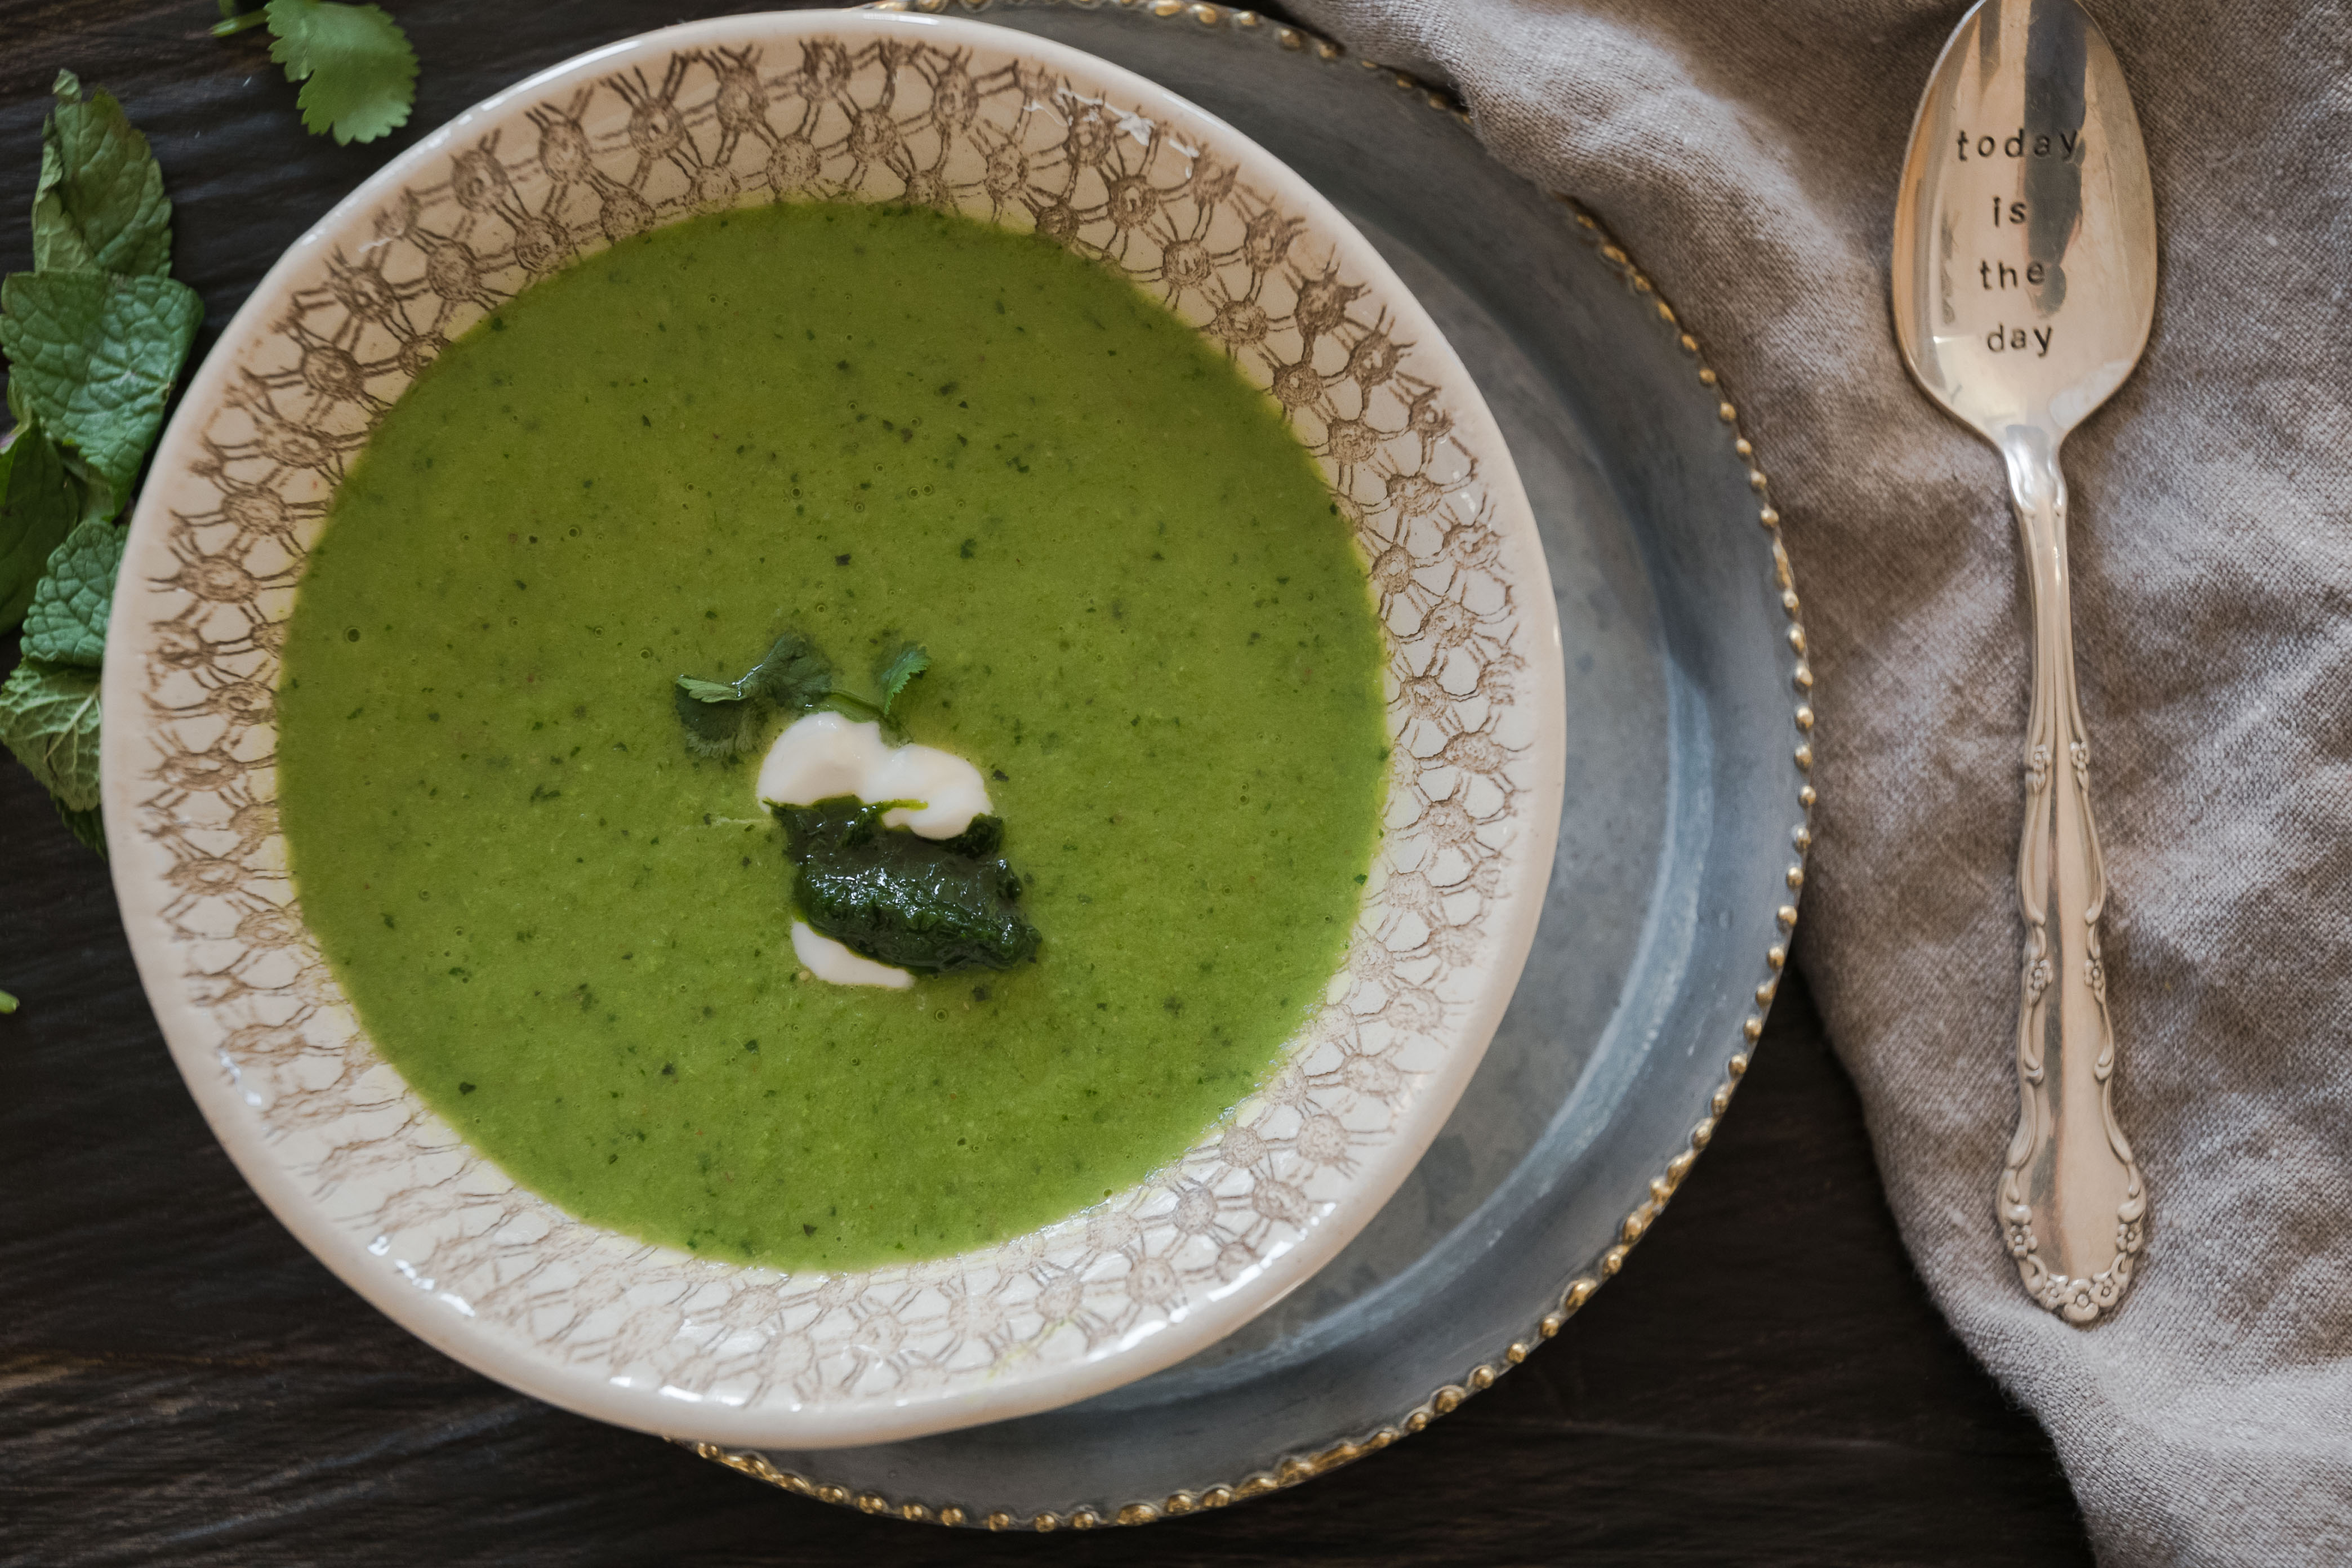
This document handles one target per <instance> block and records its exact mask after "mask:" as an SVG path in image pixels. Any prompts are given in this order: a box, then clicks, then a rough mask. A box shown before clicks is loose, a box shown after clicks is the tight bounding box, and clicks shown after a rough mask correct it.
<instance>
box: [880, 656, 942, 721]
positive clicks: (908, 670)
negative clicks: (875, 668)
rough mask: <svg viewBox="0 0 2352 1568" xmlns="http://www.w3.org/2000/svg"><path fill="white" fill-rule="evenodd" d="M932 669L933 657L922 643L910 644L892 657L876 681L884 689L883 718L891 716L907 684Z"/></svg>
mask: <svg viewBox="0 0 2352 1568" xmlns="http://www.w3.org/2000/svg"><path fill="white" fill-rule="evenodd" d="M929 668H931V656H930V655H929V654H928V653H926V652H924V651H923V645H922V644H920V643H911V642H910V643H908V645H907V646H906V647H902V648H900V649H899V650H898V652H897V653H895V654H893V655H891V656H890V660H889V662H888V663H887V664H885V665H884V666H883V667H882V668H881V671H880V673H879V674H877V676H876V677H875V679H876V681H877V683H878V684H879V685H880V686H881V688H882V716H883V717H884V718H885V719H887V718H888V717H889V716H890V705H891V704H892V703H894V702H896V701H898V693H900V692H901V691H904V690H906V689H907V682H908V681H910V680H912V679H915V677H917V676H919V675H920V674H922V673H923V671H925V670H927V669H929Z"/></svg>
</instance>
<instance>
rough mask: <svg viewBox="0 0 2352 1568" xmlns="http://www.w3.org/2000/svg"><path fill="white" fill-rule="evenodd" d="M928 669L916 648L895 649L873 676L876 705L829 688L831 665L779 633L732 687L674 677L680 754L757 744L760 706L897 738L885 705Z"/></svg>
mask: <svg viewBox="0 0 2352 1568" xmlns="http://www.w3.org/2000/svg"><path fill="white" fill-rule="evenodd" d="M930 664H931V656H930V655H929V654H928V653H926V652H924V651H923V649H922V648H921V647H919V645H917V644H914V643H908V645H907V646H906V647H902V648H900V649H899V650H898V652H897V653H896V654H894V655H892V656H891V658H890V659H889V661H888V662H887V663H886V664H884V665H883V666H882V668H880V669H879V670H878V671H877V672H876V679H877V682H878V683H879V684H880V686H881V688H882V700H881V701H880V702H878V703H877V702H874V701H871V700H868V699H866V698H865V697H863V696H860V695H859V694H858V693H856V692H855V691H851V690H847V689H845V688H842V687H839V686H835V684H834V682H833V662H832V661H831V660H830V659H828V658H825V657H824V654H823V653H822V652H820V651H819V650H818V648H817V647H816V645H815V644H814V643H812V642H810V641H809V640H808V638H806V637H803V636H801V634H800V633H798V632H786V633H785V634H784V635H783V636H782V637H778V638H777V639H776V640H775V642H774V644H773V645H772V647H769V649H768V653H767V657H766V658H762V659H761V660H760V662H759V663H757V664H755V665H753V666H752V667H751V668H750V669H748V670H746V671H745V672H744V673H743V674H741V675H740V676H738V677H737V678H736V679H733V680H703V679H698V678H697V677H695V676H691V675H681V676H679V677H678V678H677V689H676V691H675V692H674V694H673V695H674V699H675V700H676V702H677V716H678V721H679V722H681V723H683V724H684V725H685V726H686V743H687V748H688V750H689V751H692V752H697V753H698V754H700V755H702V756H709V757H722V756H733V755H735V754H736V753H737V752H742V751H745V750H748V749H749V748H750V747H751V745H752V743H753V742H755V741H756V740H757V739H758V736H759V729H760V718H761V704H762V703H770V704H773V705H774V706H775V708H776V709H777V710H780V711H782V712H785V713H814V712H815V711H816V710H818V709H820V708H829V709H831V710H834V711H835V712H836V713H845V714H847V715H848V716H849V717H850V718H852V719H858V720H871V721H877V722H878V723H881V724H883V725H885V726H886V727H887V728H889V729H891V730H893V731H896V730H898V721H897V720H896V719H894V718H892V717H891V713H890V705H891V704H892V703H893V702H896V701H897V700H898V694H899V693H900V692H902V691H904V690H905V689H907V683H908V681H910V680H912V679H915V677H917V676H919V675H920V674H922V673H923V671H924V670H926V669H928V668H930Z"/></svg>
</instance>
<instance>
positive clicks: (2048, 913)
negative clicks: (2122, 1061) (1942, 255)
mask: <svg viewBox="0 0 2352 1568" xmlns="http://www.w3.org/2000/svg"><path fill="white" fill-rule="evenodd" d="M2001 453H2002V456H2003V457H2004V458H2007V459H2008V463H2009V480H2010V490H2011V496H2012V497H2013V499H2014V500H2015V501H2016V505H2017V524H2018V530H2019V532H2020V534H2021V536H2022V542H2023V544H2024V547H2025V555H2026V562H2027V576H2028V578H2029V580H2030V582H2031V583H2032V609H2033V704H2032V716H2031V718H2030V719H2029V720H2028V722H2027V725H2026V737H2025V831H2024V836H2023V837H2022V838H2021V841H2020V842H2019V844H2018V850H2017V894H2018V900H2019V902H2020V903H2021V906H2022V907H2023V910H2024V914H2025V958H2024V965H2023V973H2022V974H2021V978H2020V984H2019V990H2020V995H2019V1002H2018V1016H2017V1077H2018V1095H2019V1107H2018V1122H2017V1135H2016V1136H2015V1137H2014V1138H2012V1139H2011V1141H2010V1145H2009V1162H2008V1164H2007V1167H2006V1168H2005V1169H2004V1170H2003V1171H2002V1172H2001V1174H2000V1188H1999V1192H1998V1194H1997V1196H1996V1199H1995V1206H1996V1208H1997V1210H1998V1212H1999V1214H2000V1227H2001V1235H2002V1237H2003V1238H2004V1239H2005V1240H2006V1241H2007V1242H2008V1244H2009V1250H2010V1254H2011V1257H2013V1258H2016V1259H2017V1269H2018V1274H2019V1277H2020V1278H2021V1279H2022V1280H2023V1281H2024V1284H2025V1289H2026V1293H2027V1294H2028V1295H2030V1296H2032V1298H2033V1299H2034V1300H2037V1301H2039V1302H2041V1303H2042V1306H2044V1307H2046V1308H2048V1309H2049V1310H2052V1311H2053V1312H2056V1313H2058V1314H2060V1315H2061V1316H2063V1317H2064V1318H2065V1319H2066V1321H2069V1322H2072V1323H2078V1324H2080V1323H2089V1322H2092V1321H2095V1320H2096V1319H2097V1318H2098V1316H2099V1314H2100V1313H2101V1312H2104V1311H2105V1310H2107V1309H2108V1308H2110V1307H2113V1306H2114V1305H2115V1304H2116V1301H2118V1300H2121V1299H2122V1297H2123V1293H2124V1289H2125V1287H2126V1286H2127V1285H2129V1284H2130V1283H2131V1277H2132V1265H2133V1263H2134V1260H2135V1257H2136V1255H2137V1253H2138V1251H2139V1249H2140V1246H2141V1243H2142V1241H2143V1239H2144V1237H2145V1222H2146V1219H2147V1188H2146V1187H2145V1185H2143V1184H2142V1183H2141V1180H2140V1173H2139V1165H2138V1164H2137V1162H2135V1161H2134V1160H2133V1158H2132V1152H2131V1145H2130V1143H2128V1142H2126V1141H2125V1138H2124V1134H2123V1129H2122V1127H2120V1126H2119V1125H2118V1124H2117V1123H2116V1112H2115V1104H2114V1092H2113V1091H2114V1088H2115V1070H2116V1042H2115V1035H2114V1032H2113V1030H2112V1029H2111V1028H2110V1027H2109V1026H2108V1021H2107V984H2106V972H2105V969H2104V968H2103V967H2102V964H2101V960H2100V955H2099V915H2100V912H2101V910H2103V909H2104V908H2105V903H2106V897H2107V884H2106V874H2105V870H2104V868H2102V867H2101V865H2100V861H2099V836H2098V831H2097V829H2096V828H2095V827H2094V826H2092V822H2091V782H2090V768H2091V749H2090V745H2089V742H2087V741H2086V740H2085V739H2084V734H2083V712H2082V701H2081V698H2080V696H2079V695H2078V694H2077V692H2076V690H2075V686H2074V617H2073V614H2072V610H2071V608H2070V605H2069V603H2068V598H2069V595H2068V587H2067V576H2066V479H2065V475H2064V474H2063V472H2061V471H2060V469H2059V467H2058V451H2057V446H2056V443H2055V441H2054V440H2053V438H2052V437H2049V436H2048V435H2047V434H2045V433H2044V432H2042V431H2040V430H2035V429H2031V428H2025V427H2017V428H2012V429H2011V430H2010V431H2009V432H2007V437H2006V438H2005V439H2004V440H2003V441H2002V442H2001Z"/></svg>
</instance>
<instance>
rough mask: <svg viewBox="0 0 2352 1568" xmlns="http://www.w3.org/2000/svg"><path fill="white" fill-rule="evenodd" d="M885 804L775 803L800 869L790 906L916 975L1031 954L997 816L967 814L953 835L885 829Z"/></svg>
mask: <svg viewBox="0 0 2352 1568" xmlns="http://www.w3.org/2000/svg"><path fill="white" fill-rule="evenodd" d="M889 809H890V806H889V805H888V803H884V804H880V805H868V804H866V802H864V801H861V800H859V799H857V798H856V796H855V795H836V796H835V797H834V798H833V799H831V800H821V801H819V802H817V803H816V804H815V805H782V806H778V807H777V808H776V816H778V817H779V818H780V819H782V822H783V825H784V853H785V854H787V855H789V856H790V857H791V858H792V861H793V865H794V866H796V867H797V868H799V871H800V875H799V879H798V881H797V883H796V885H795V886H794V888H793V908H794V909H795V910H798V911H799V913H800V915H801V918H802V919H803V920H805V921H808V923H809V924H810V925H812V926H814V927H815V928H816V929H817V930H818V931H822V932H824V934H825V935H826V936H829V937H831V938H833V940H834V941H835V942H840V943H841V944H842V945H843V946H845V947H846V948H849V949H850V950H851V951H853V952H860V953H863V954H865V955H866V957H868V958H870V959H873V960H874V961H875V962H877V963H888V964H894V965H896V966H897V967H898V968H900V969H905V970H909V971H912V972H913V973H917V974H948V973H954V972H955V971H957V970H959V969H1010V968H1012V967H1013V965H1014V964H1016V963H1020V962H1021V961H1022V960H1023V959H1024V958H1032V957H1034V955H1035V953H1036V952H1037V928H1036V927H1034V926H1033V925H1031V924H1030V923H1029V922H1028V921H1025V920H1024V919H1022V918H1021V912H1020V911H1019V910H1016V909H1014V908H1013V905H1014V904H1016V903H1017V902H1019V901H1020V898H1021V879H1020V878H1019V877H1018V876H1016V875H1014V873H1013V868H1012V867H1011V866H1010V865H1007V864H1006V863H1005V860H1004V858H1003V856H1001V855H999V854H998V853H997V851H998V849H999V848H1000V847H1002V846H1003V842H1004V821H1003V818H1002V817H996V816H975V817H973V818H972V820H971V826H970V827H967V828H965V829H964V830H963V831H962V832H961V833H960V834H958V835H957V836H956V837H953V838H947V839H936V838H925V837H922V836H921V835H919V834H916V833H909V832H908V831H907V830H906V829H905V828H903V827H885V826H882V814H883V813H884V812H886V811H887V810H889Z"/></svg>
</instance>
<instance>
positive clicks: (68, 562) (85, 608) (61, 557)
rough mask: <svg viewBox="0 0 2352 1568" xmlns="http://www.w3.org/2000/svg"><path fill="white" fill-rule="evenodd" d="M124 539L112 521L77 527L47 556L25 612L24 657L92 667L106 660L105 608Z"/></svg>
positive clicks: (120, 562) (119, 565)
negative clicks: (43, 570)
mask: <svg viewBox="0 0 2352 1568" xmlns="http://www.w3.org/2000/svg"><path fill="white" fill-rule="evenodd" d="M127 537H128V535H127V534H126V533H125V531H123V530H122V529H120V528H117V527H116V526H115V525H114V524H112V523H110V522H83V523H77V524H76V525H75V527H74V531H72V532H71V533H68V534H67V535H66V542H64V543H63V544H60V545H58V547H57V550H56V552H54V553H52V554H51V555H50V556H49V570H48V573H47V575H46V576H44V577H43V578H42V579H41V580H40V582H39V583H38V584H35V586H34V588H33V605H32V608H30V609H29V610H26V612H25V657H26V658H45V659H47V660H48V661H49V662H50V663H51V664H78V665H80V666H81V667H82V668H85V669H96V668H98V663H99V660H100V659H101V658H105V657H106V609H107V605H109V604H110V602H111V601H112V600H113V598H114V574H115V573H116V571H117V570H118V569H120V568H121V565H122V545H123V541H124V540H125V539H126V538H127Z"/></svg>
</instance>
